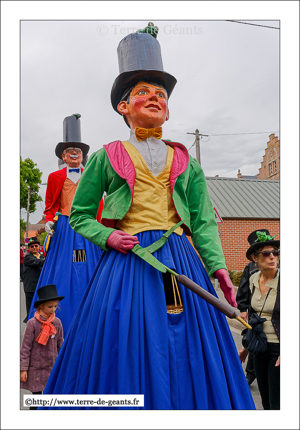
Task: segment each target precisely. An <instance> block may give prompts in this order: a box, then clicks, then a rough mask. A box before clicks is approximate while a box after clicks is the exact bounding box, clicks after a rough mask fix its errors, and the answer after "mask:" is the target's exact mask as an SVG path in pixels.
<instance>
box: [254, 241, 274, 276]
mask: <svg viewBox="0 0 300 430" xmlns="http://www.w3.org/2000/svg"><path fill="white" fill-rule="evenodd" d="M274 252H275V254H277V253H278V255H274ZM278 256H279V250H278V249H276V248H275V247H274V246H264V247H263V248H261V249H259V250H258V251H257V252H256V253H255V254H254V255H253V260H254V261H255V262H256V263H257V265H258V268H259V270H260V271H264V270H269V269H274V270H275V269H276V268H277V265H278Z"/></svg>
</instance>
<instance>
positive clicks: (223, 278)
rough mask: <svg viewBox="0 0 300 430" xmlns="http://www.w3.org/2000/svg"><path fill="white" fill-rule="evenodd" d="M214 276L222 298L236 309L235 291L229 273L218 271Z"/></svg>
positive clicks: (224, 270)
mask: <svg viewBox="0 0 300 430" xmlns="http://www.w3.org/2000/svg"><path fill="white" fill-rule="evenodd" d="M214 276H215V277H216V278H217V280H218V281H219V282H220V288H221V290H222V291H223V293H224V297H225V299H226V300H227V302H228V303H229V304H230V305H231V306H234V307H235V308H237V302H236V300H235V290H234V286H233V285H232V282H231V279H230V277H229V273H228V272H227V270H226V269H219V270H217V271H216V272H215V273H214Z"/></svg>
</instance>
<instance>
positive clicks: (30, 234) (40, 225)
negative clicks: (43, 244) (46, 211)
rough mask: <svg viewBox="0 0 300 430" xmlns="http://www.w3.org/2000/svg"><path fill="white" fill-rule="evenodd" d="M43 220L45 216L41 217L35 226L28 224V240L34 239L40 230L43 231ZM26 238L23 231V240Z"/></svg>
mask: <svg viewBox="0 0 300 430" xmlns="http://www.w3.org/2000/svg"><path fill="white" fill-rule="evenodd" d="M45 218H46V215H43V217H42V219H41V220H40V221H39V222H38V223H36V224H31V223H29V224H28V238H30V237H36V235H37V231H38V230H40V229H42V230H43V231H45ZM25 238H26V232H25V231H24V239H25Z"/></svg>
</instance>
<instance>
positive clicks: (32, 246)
mask: <svg viewBox="0 0 300 430" xmlns="http://www.w3.org/2000/svg"><path fill="white" fill-rule="evenodd" d="M38 247H39V245H29V248H38Z"/></svg>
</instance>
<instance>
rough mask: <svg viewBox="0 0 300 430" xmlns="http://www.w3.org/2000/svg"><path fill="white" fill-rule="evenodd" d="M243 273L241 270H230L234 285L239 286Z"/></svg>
mask: <svg viewBox="0 0 300 430" xmlns="http://www.w3.org/2000/svg"><path fill="white" fill-rule="evenodd" d="M242 274H243V272H242V271H241V270H229V276H230V279H231V282H232V283H233V285H234V286H236V287H238V286H239V285H240V282H241V277H242Z"/></svg>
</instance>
